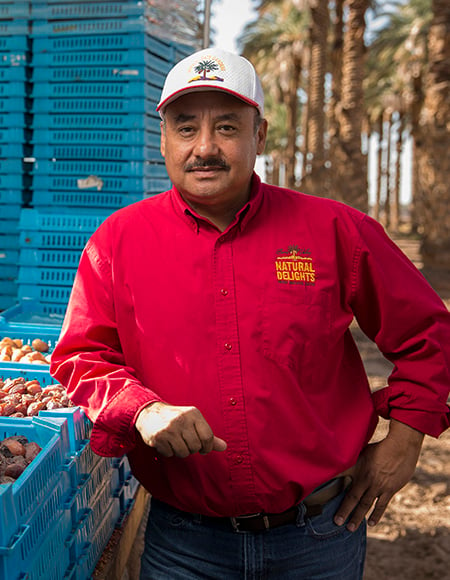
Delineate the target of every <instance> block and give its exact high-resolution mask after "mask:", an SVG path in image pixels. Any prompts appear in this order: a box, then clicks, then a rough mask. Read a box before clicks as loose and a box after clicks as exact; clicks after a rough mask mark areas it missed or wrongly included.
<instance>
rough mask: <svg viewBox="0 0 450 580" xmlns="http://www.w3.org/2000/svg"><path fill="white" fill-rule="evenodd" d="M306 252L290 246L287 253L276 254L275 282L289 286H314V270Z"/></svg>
mask: <svg viewBox="0 0 450 580" xmlns="http://www.w3.org/2000/svg"><path fill="white" fill-rule="evenodd" d="M307 253H308V254H309V252H308V251H306V250H302V251H300V249H299V248H298V247H297V246H291V247H289V249H288V252H283V251H281V252H278V255H277V257H276V259H275V273H276V276H277V280H278V281H280V282H287V283H291V284H315V282H316V270H315V268H314V263H313V259H312V258H311V257H310V256H308V255H305V254H307Z"/></svg>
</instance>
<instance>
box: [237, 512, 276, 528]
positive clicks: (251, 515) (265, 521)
mask: <svg viewBox="0 0 450 580" xmlns="http://www.w3.org/2000/svg"><path fill="white" fill-rule="evenodd" d="M260 516H262V520H263V522H264V527H265V528H266V530H268V529H269V528H270V523H269V518H268V517H267V516H266V515H264V514H263V513H262V512H258V513H256V514H248V515H246V516H239V517H237V518H230V521H231V525H232V526H233V530H234V531H235V532H238V533H243V532H245V530H241V529H240V528H239V526H240V525H241V523H240V522H239V521H238V520H245V519H249V520H251V519H253V518H257V517H260Z"/></svg>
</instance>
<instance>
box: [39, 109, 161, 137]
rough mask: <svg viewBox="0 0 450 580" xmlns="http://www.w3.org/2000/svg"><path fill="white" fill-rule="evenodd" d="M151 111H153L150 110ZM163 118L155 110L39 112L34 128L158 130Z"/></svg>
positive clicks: (48, 129)
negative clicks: (127, 111) (144, 112)
mask: <svg viewBox="0 0 450 580" xmlns="http://www.w3.org/2000/svg"><path fill="white" fill-rule="evenodd" d="M150 113H151V111H150ZM160 122H161V119H160V117H159V115H158V114H157V113H156V112H154V115H152V114H140V113H139V114H136V113H135V114H133V113H131V114H128V113H115V114H114V115H90V114H84V113H80V114H76V113H72V114H70V115H66V114H64V113H59V114H53V113H39V114H37V115H35V116H34V118H33V123H32V126H33V129H34V131H35V133H36V131H53V130H61V131H66V132H67V131H70V132H71V133H72V132H73V131H79V130H80V131H81V130H89V131H95V130H97V129H99V130H121V131H131V130H136V129H140V130H144V129H145V130H153V131H158V130H159V127H160Z"/></svg>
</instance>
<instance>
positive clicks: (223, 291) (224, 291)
mask: <svg viewBox="0 0 450 580" xmlns="http://www.w3.org/2000/svg"><path fill="white" fill-rule="evenodd" d="M220 293H221V294H222V296H226V295H227V294H228V290H227V289H226V288H222V290H221V291H220Z"/></svg>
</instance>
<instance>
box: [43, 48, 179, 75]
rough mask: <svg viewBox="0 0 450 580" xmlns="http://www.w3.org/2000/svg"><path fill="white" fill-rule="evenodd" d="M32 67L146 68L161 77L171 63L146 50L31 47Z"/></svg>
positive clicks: (167, 70)
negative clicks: (69, 49) (37, 48)
mask: <svg viewBox="0 0 450 580" xmlns="http://www.w3.org/2000/svg"><path fill="white" fill-rule="evenodd" d="M32 65H33V66H34V67H61V66H68V67H71V66H75V67H83V66H92V67H93V66H102V67H103V66H107V65H109V66H115V67H118V68H121V67H124V66H127V67H128V66H136V65H138V66H144V65H145V66H148V67H150V68H152V69H154V70H155V71H157V72H159V73H160V74H161V75H163V77H164V76H165V75H166V74H167V73H168V72H169V70H170V68H171V63H170V62H169V61H167V60H165V59H162V58H160V57H158V56H157V55H155V54H152V52H150V51H149V50H147V49H146V48H124V49H119V50H116V49H114V48H107V49H106V50H101V49H93V50H92V51H91V50H79V49H76V48H74V49H72V50H71V51H70V52H65V51H64V50H59V51H58V52H53V51H49V50H48V49H47V50H46V51H45V52H36V49H35V45H33V58H32Z"/></svg>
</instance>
